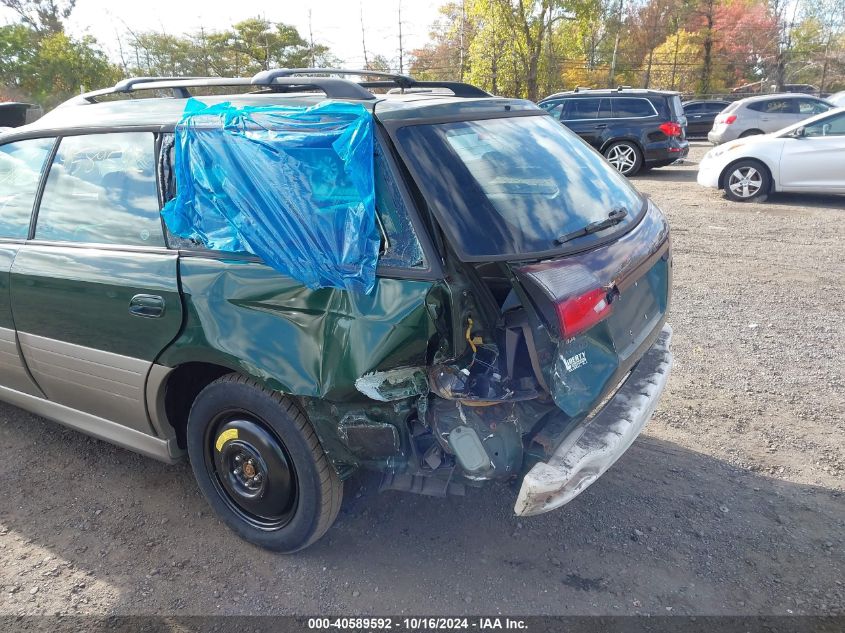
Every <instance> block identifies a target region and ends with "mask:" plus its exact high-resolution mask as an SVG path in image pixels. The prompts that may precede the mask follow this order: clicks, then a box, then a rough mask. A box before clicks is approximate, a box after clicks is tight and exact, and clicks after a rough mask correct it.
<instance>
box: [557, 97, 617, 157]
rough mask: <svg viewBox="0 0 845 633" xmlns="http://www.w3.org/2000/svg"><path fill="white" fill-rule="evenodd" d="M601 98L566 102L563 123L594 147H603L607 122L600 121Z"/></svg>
mask: <svg viewBox="0 0 845 633" xmlns="http://www.w3.org/2000/svg"><path fill="white" fill-rule="evenodd" d="M600 106H601V98H600V97H577V98H572V99H567V100H566V106H565V109H564V111H563V113H562V115H561V121H562V123H563V124H564V125H565V126H566V127H568V128H569V129H570V130H572V131H573V132H575V133H576V134H577V135H578V136H580V137H581V138H582V139H584V140H585V141H586V142H587V143H589V144H590V145H592V146H593V147H600V146H601V135H602V132H603V131H604V130H605V129H606V128H607V121H606V120H605V119H599V118H598V116H599V107H600Z"/></svg>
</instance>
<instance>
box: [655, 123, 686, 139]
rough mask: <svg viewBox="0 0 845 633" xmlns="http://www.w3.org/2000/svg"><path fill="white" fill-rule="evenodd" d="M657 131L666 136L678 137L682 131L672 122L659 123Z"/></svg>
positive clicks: (678, 125)
mask: <svg viewBox="0 0 845 633" xmlns="http://www.w3.org/2000/svg"><path fill="white" fill-rule="evenodd" d="M657 129H658V130H660V131H661V132H663V133H664V134H665V135H666V136H680V135H681V132H683V131H684V130H683V128H682V127H681V126H680V124H678V123H675V122H674V121H669V122H667V123H661V124H660V125H658V126H657Z"/></svg>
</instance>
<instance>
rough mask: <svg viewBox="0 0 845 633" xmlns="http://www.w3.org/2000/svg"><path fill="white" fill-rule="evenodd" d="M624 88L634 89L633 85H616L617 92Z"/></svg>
mask: <svg viewBox="0 0 845 633" xmlns="http://www.w3.org/2000/svg"><path fill="white" fill-rule="evenodd" d="M623 90H632V88H631V86H623V85H622V84H619V85H618V86H616V92H622V91H623Z"/></svg>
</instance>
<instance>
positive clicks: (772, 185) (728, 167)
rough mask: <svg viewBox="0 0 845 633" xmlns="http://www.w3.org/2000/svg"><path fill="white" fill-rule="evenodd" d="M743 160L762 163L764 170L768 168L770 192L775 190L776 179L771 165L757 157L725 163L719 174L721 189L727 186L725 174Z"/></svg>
mask: <svg viewBox="0 0 845 633" xmlns="http://www.w3.org/2000/svg"><path fill="white" fill-rule="evenodd" d="M742 162H750V163H757V164H758V165H760V166H761V167H762V168H763V169H764V170H766V175H767V176H768V177H769V192H771V191H774V189H775V179H774V176H772V170H771V169H769V166H768V165H767V164H766V163H764V162H763V161H761V160H757V159H756V158H737V159H736V160H735V161H733V162H732V163H728V164H727V165H725V168H724V169H723V170H722V173H721V174H719V189H724V188H725V176H727V175H728V172H729V171H730V170H731V169H732V168H733V166H734V165H736V164H737V163H742Z"/></svg>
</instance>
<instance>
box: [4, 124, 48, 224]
mask: <svg viewBox="0 0 845 633" xmlns="http://www.w3.org/2000/svg"><path fill="white" fill-rule="evenodd" d="M54 141H55V139H52V138H37V139H31V140H28V141H18V142H16V143H7V144H6V145H3V146H0V237H7V238H26V237H27V236H28V235H29V220H30V215H31V214H32V205H33V203H34V202H35V192H36V191H37V190H38V183H39V181H40V179H41V170H42V169H43V168H44V162H45V161H46V160H47V156H49V154H50V150H51V149H52V148H53V143H54Z"/></svg>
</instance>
